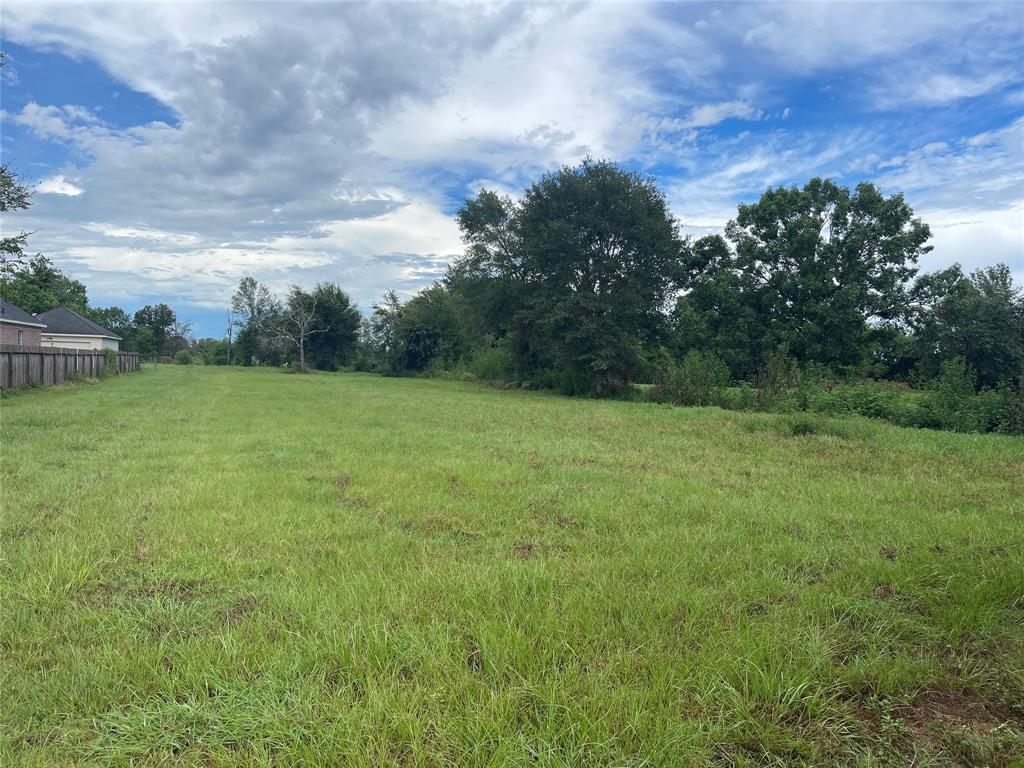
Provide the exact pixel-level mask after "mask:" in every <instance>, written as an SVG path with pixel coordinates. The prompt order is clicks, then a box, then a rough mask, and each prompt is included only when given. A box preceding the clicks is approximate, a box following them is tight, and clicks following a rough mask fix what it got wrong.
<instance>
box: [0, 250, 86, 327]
mask: <svg viewBox="0 0 1024 768" xmlns="http://www.w3.org/2000/svg"><path fill="white" fill-rule="evenodd" d="M0 296H3V298H4V299H6V300H7V301H9V302H11V303H12V304H16V305H17V306H19V307H21V308H22V309H24V310H25V311H26V312H30V313H31V314H33V315H35V314H39V313H40V312H46V311H47V310H50V309H53V308H54V307H62V306H63V307H68V308H70V309H73V310H75V311H76V312H83V313H84V312H86V311H87V308H88V300H87V298H86V290H85V284H84V283H82V282H81V281H79V280H73V279H71V278H70V277H68V276H67V275H66V274H64V273H63V272H61V271H60V270H59V269H57V268H56V267H54V266H53V262H51V261H50V260H49V259H48V258H46V257H45V256H43V255H41V254H40V255H36V256H34V257H32V258H31V259H29V261H28V262H27V263H26V264H24V265H20V266H11V267H10V268H9V269H8V270H6V271H5V272H4V273H3V275H2V276H0Z"/></svg>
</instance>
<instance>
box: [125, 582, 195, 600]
mask: <svg viewBox="0 0 1024 768" xmlns="http://www.w3.org/2000/svg"><path fill="white" fill-rule="evenodd" d="M205 585H206V579H177V578H168V579H158V580H157V581H151V582H147V583H146V584H142V585H140V586H138V587H135V588H134V589H133V590H132V594H134V595H136V596H137V597H165V598H170V599H172V600H177V601H179V602H182V603H188V602H191V601H193V600H196V599H197V598H198V597H199V596H200V595H202V594H203V593H204V591H205Z"/></svg>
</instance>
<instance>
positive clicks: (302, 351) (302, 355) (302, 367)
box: [299, 341, 306, 373]
mask: <svg viewBox="0 0 1024 768" xmlns="http://www.w3.org/2000/svg"><path fill="white" fill-rule="evenodd" d="M305 372H306V345H305V344H303V343H302V342H301V341H300V342H299V373H305Z"/></svg>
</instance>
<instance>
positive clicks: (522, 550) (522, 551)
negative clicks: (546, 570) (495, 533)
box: [512, 541, 538, 560]
mask: <svg viewBox="0 0 1024 768" xmlns="http://www.w3.org/2000/svg"><path fill="white" fill-rule="evenodd" d="M537 550H538V547H537V545H536V544H535V543H533V542H532V541H520V542H517V543H516V544H515V545H514V546H513V547H512V552H513V554H515V556H516V557H518V558H519V559H520V560H529V559H530V558H531V557H533V556H534V555H535V554H536V553H537Z"/></svg>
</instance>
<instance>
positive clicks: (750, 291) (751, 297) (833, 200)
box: [676, 179, 931, 376]
mask: <svg viewBox="0 0 1024 768" xmlns="http://www.w3.org/2000/svg"><path fill="white" fill-rule="evenodd" d="M929 237H930V232H929V230H928V227H927V225H925V224H923V223H922V222H921V221H920V220H918V219H915V218H914V215H913V211H912V210H911V209H910V206H909V205H907V203H906V202H905V201H904V200H903V197H902V196H900V195H895V196H893V197H889V198H886V197H884V196H883V195H882V194H881V193H880V192H879V191H878V190H877V189H876V188H875V187H874V186H873V185H871V184H861V185H860V186H858V187H857V189H856V191H855V192H854V193H853V194H851V193H850V191H849V190H847V189H845V188H843V187H839V186H837V185H835V184H833V183H832V182H829V181H823V180H821V179H812V180H811V181H810V182H809V183H808V184H807V185H806V186H805V187H804V188H803V189H797V188H796V187H793V188H791V189H785V188H778V189H770V190H768V191H767V192H765V194H764V195H763V196H762V197H761V199H760V201H758V202H757V203H755V204H753V205H741V206H740V207H739V212H738V214H737V216H736V218H735V219H734V220H733V221H731V222H729V224H728V226H727V227H726V239H727V240H728V245H726V243H725V242H724V241H722V239H721V238H718V237H711V238H706V239H704V240H702V241H700V242H698V243H697V244H696V245H695V247H694V249H693V252H692V253H693V258H692V261H691V264H690V270H691V273H692V275H693V276H692V279H691V280H690V281H689V282H688V285H687V287H688V288H689V292H688V293H687V294H686V295H685V296H683V297H682V298H680V300H679V302H678V306H677V308H676V320H677V323H676V344H677V346H678V348H679V349H680V351H683V352H685V351H688V350H689V349H700V350H704V351H713V352H715V353H717V354H719V355H722V356H723V357H726V358H727V359H730V361H731V363H732V368H733V370H734V372H735V373H736V374H737V375H742V376H752V375H753V374H754V373H755V372H756V371H757V369H758V368H759V367H761V366H762V365H763V364H764V363H765V361H766V360H767V359H768V358H769V357H770V356H771V354H772V353H773V352H774V351H775V350H776V349H778V348H780V347H784V348H786V349H787V350H788V351H789V353H790V354H792V355H793V356H794V357H795V358H796V359H797V361H798V362H799V363H800V364H801V365H806V364H809V363H816V364H820V365H826V366H829V367H831V368H833V369H835V370H837V371H838V370H843V369H848V370H853V371H858V372H859V371H863V370H864V366H865V364H866V363H868V362H869V361H870V360H871V358H872V354H873V351H874V348H875V345H876V342H877V335H878V327H879V325H878V324H879V323H883V322H887V321H893V320H895V319H897V318H898V317H900V316H901V315H902V313H903V312H904V307H905V303H906V299H905V294H906V285H907V282H908V281H909V280H910V279H911V278H912V277H913V275H914V273H915V271H916V270H915V265H916V263H917V260H918V257H919V256H920V255H921V254H923V253H926V252H927V251H929V250H931V249H930V247H928V246H926V245H925V243H926V242H927V240H928V238H929Z"/></svg>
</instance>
